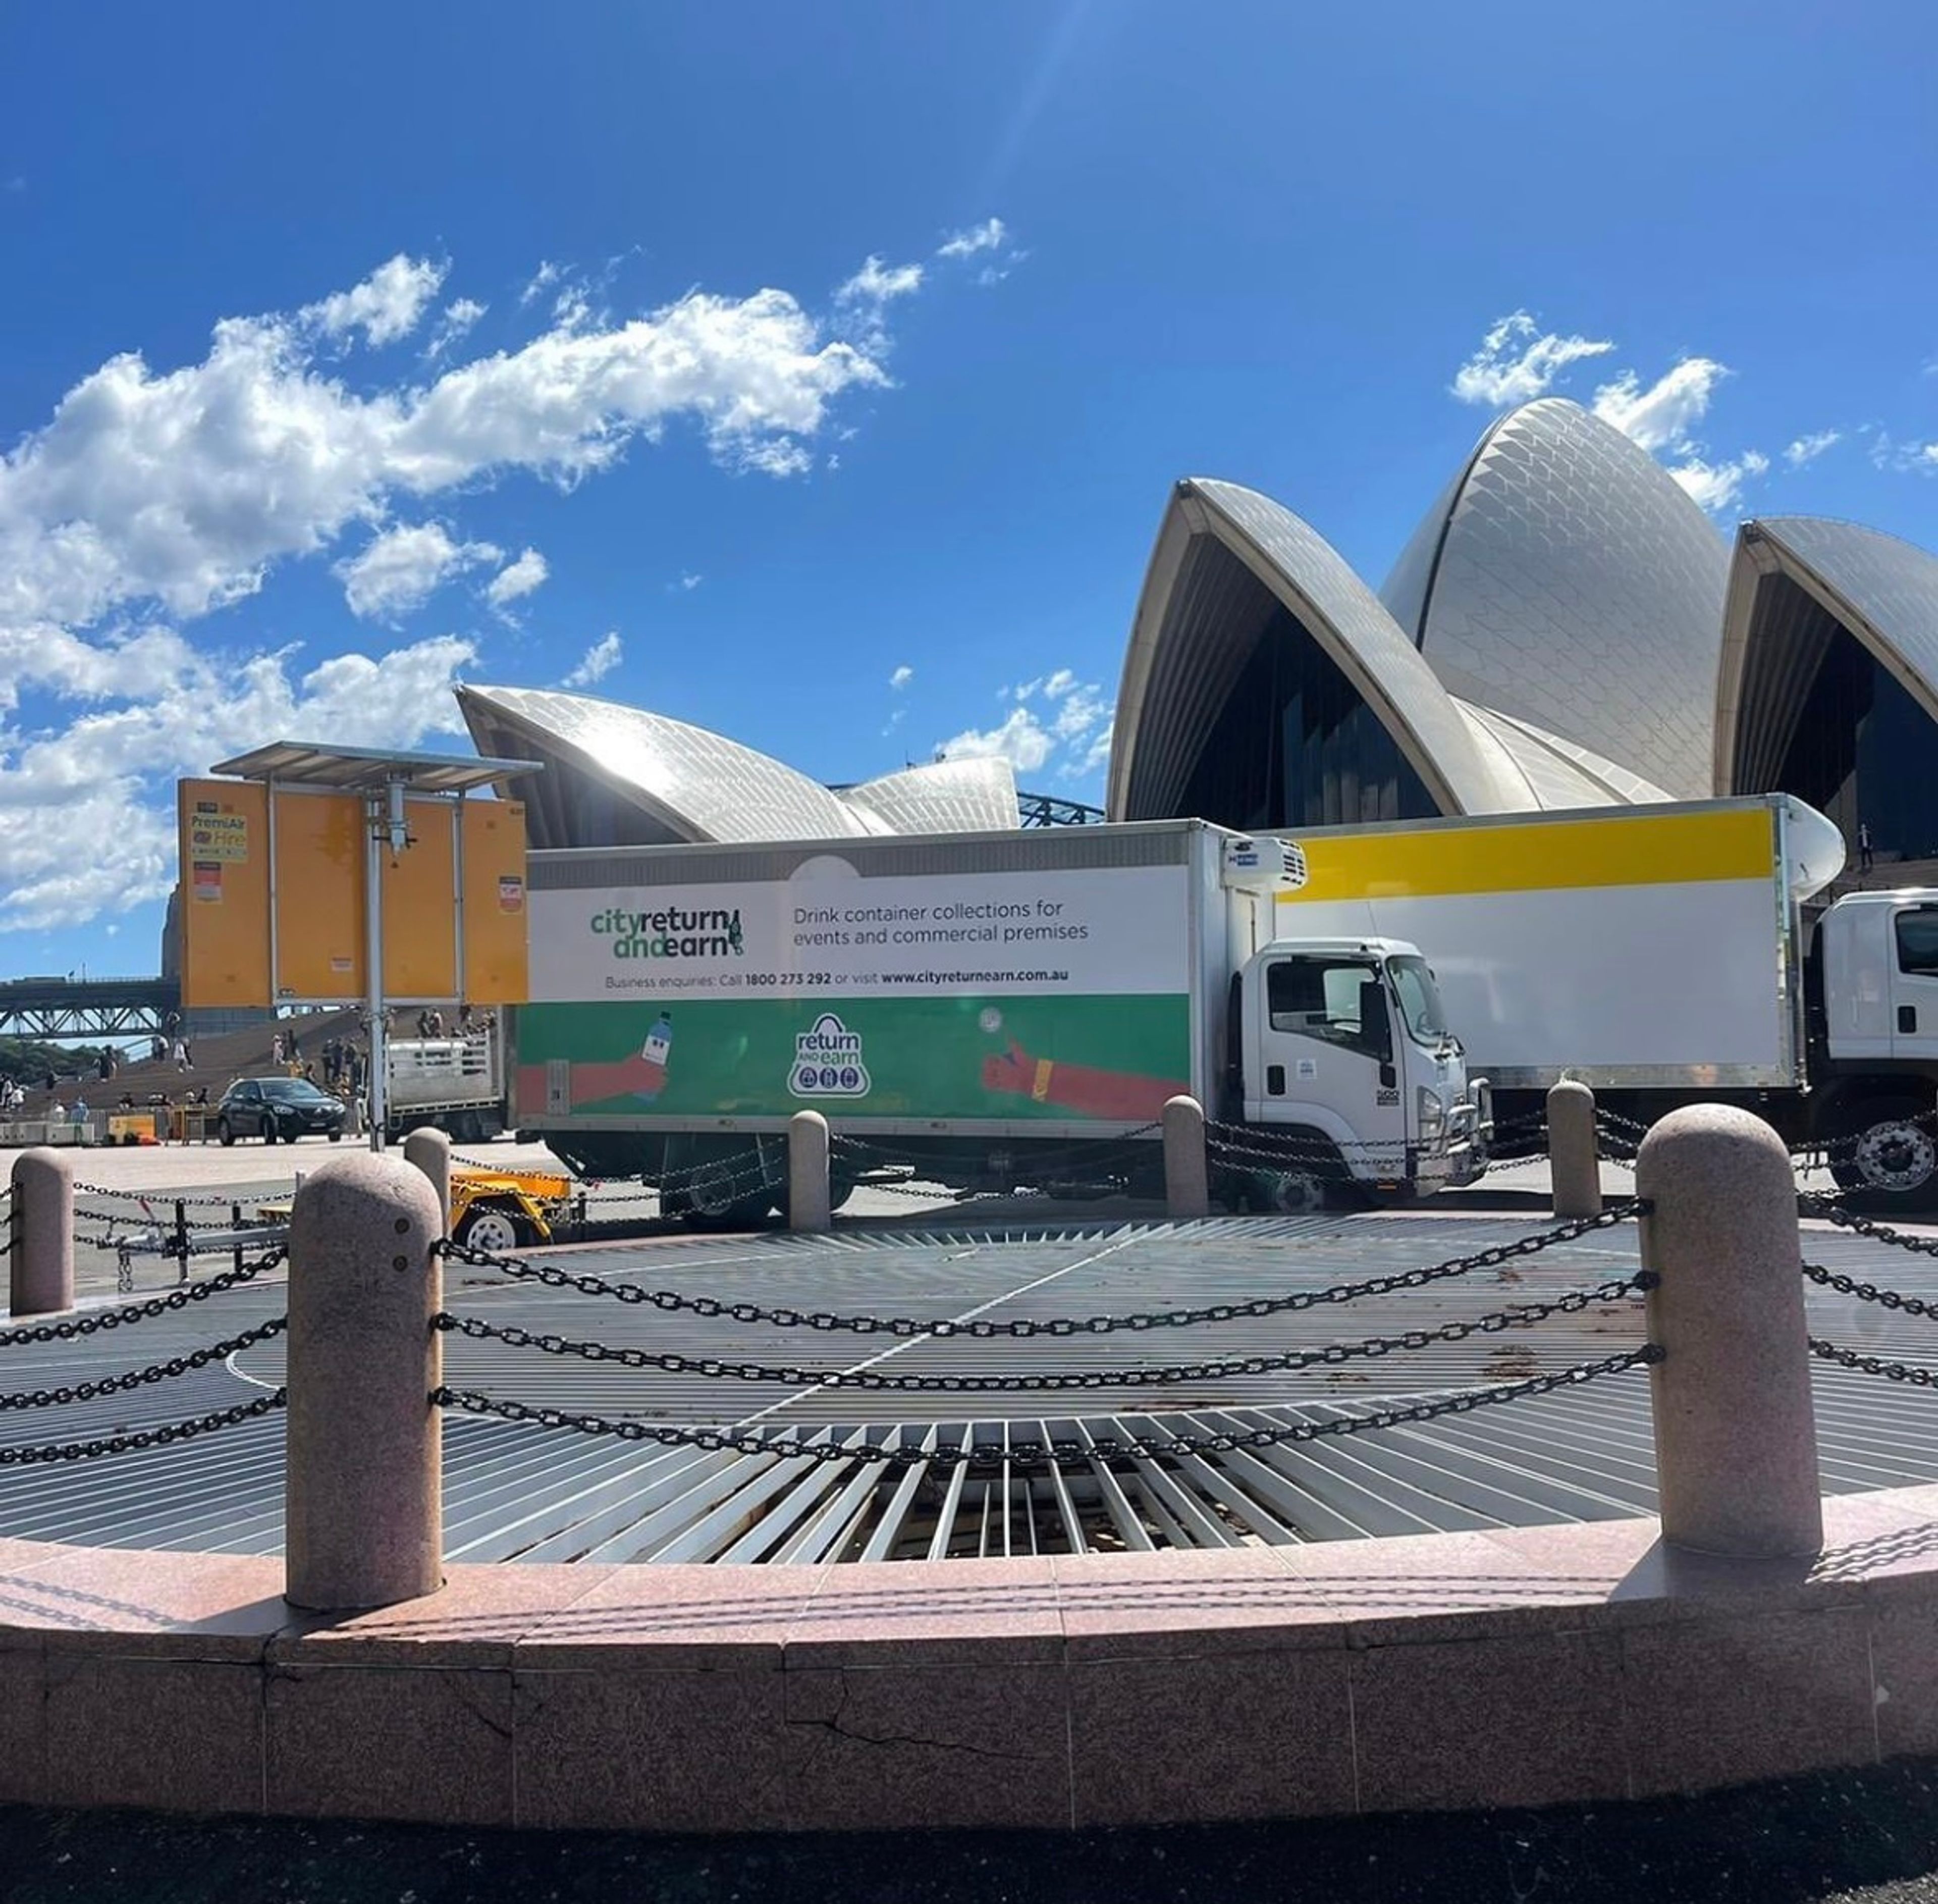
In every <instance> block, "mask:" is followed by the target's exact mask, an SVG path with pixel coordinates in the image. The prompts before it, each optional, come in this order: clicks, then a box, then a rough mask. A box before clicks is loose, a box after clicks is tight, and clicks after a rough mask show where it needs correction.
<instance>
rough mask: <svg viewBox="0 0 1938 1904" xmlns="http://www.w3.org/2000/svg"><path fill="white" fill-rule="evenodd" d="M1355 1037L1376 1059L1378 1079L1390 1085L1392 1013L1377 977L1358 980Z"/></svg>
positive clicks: (1385, 992)
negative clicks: (1357, 1026)
mask: <svg viewBox="0 0 1938 1904" xmlns="http://www.w3.org/2000/svg"><path fill="white" fill-rule="evenodd" d="M1359 1038H1360V1041H1361V1042H1362V1044H1363V1045H1364V1046H1365V1049H1366V1050H1367V1051H1369V1052H1370V1053H1371V1054H1372V1055H1373V1056H1374V1057H1376V1058H1378V1060H1379V1062H1380V1082H1381V1084H1387V1085H1390V1084H1393V1081H1394V1080H1393V1075H1392V1073H1393V1013H1392V1011H1391V1009H1390V1008H1389V1007H1388V1005H1387V990H1386V987H1384V985H1382V984H1381V983H1380V981H1378V979H1377V978H1365V979H1362V980H1361V981H1359Z"/></svg>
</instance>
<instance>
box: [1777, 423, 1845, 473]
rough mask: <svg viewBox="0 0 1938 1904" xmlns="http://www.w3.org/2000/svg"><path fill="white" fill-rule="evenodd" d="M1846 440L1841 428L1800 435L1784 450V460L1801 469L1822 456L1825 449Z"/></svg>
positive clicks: (1793, 467) (1795, 468) (1792, 466)
mask: <svg viewBox="0 0 1938 1904" xmlns="http://www.w3.org/2000/svg"><path fill="white" fill-rule="evenodd" d="M1843 440H1844V433H1843V431H1842V430H1815V431H1814V432H1812V434H1810V435H1809V436H1799V437H1798V438H1797V440H1796V441H1795V442H1794V443H1792V444H1791V446H1790V447H1789V448H1788V449H1786V450H1785V452H1783V460H1784V461H1785V462H1786V463H1788V464H1789V465H1790V467H1791V468H1792V469H1793V470H1800V469H1802V468H1803V466H1804V464H1806V463H1809V462H1811V461H1814V460H1815V458H1818V457H1819V456H1821V455H1823V454H1824V451H1826V450H1827V449H1830V448H1831V447H1832V446H1833V445H1835V444H1837V443H1842V441H1843Z"/></svg>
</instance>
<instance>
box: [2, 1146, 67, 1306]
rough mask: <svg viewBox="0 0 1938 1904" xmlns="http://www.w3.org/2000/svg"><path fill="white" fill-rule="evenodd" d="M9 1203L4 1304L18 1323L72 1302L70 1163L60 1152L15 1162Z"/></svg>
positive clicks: (41, 1153) (37, 1153) (24, 1154)
mask: <svg viewBox="0 0 1938 1904" xmlns="http://www.w3.org/2000/svg"><path fill="white" fill-rule="evenodd" d="M12 1181H13V1185H14V1194H13V1196H12V1197H11V1199H10V1200H9V1201H8V1206H7V1214H8V1251H7V1285H8V1295H7V1305H8V1312H9V1313H10V1314H11V1315H13V1316H14V1319H16V1320H18V1319H20V1317H22V1316H24V1315H56V1314H58V1313H59V1312H60V1311H62V1310H63V1309H71V1308H73V1306H74V1166H73V1164H72V1163H70V1162H69V1161H68V1160H67V1158H65V1157H63V1156H62V1154H60V1152H59V1151H54V1150H31V1151H22V1152H21V1153H20V1155H19V1156H18V1157H16V1158H15V1159H14V1175H13V1179H12Z"/></svg>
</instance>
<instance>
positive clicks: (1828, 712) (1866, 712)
mask: <svg viewBox="0 0 1938 1904" xmlns="http://www.w3.org/2000/svg"><path fill="white" fill-rule="evenodd" d="M1934 768H1938V734H1934V733H1933V730H1932V725H1931V722H1930V719H1928V718H1927V716H1926V715H1925V713H1924V710H1922V709H1921V708H1920V707H1919V706H1918V704H1917V703H1916V702H1915V701H1913V700H1912V698H1911V696H1910V695H1909V694H1907V693H1906V692H1905V691H1904V689H1903V688H1902V687H1900V686H1899V685H1898V683H1897V681H1896V680H1894V678H1893V677H1892V676H1891V672H1890V671H1889V670H1888V669H1887V668H1883V667H1882V666H1880V665H1879V663H1878V662H1876V660H1875V659H1873V657H1872V655H1871V653H1870V650H1869V649H1867V648H1866V647H1865V646H1864V643H1862V642H1861V641H1859V640H1857V639H1856V638H1855V637H1854V636H1852V635H1851V634H1848V632H1846V631H1845V630H1844V629H1842V628H1839V630H1838V631H1837V632H1836V635H1835V636H1834V637H1833V638H1832V640H1831V643H1830V650H1829V652H1827V654H1826V655H1824V662H1823V665H1822V666H1821V668H1818V671H1817V678H1816V680H1815V681H1814V682H1813V683H1812V684H1811V689H1810V696H1809V700H1808V701H1806V703H1805V704H1804V708H1803V718H1802V719H1800V720H1799V721H1798V722H1797V731H1796V732H1795V733H1794V735H1792V736H1791V741H1790V747H1789V751H1788V753H1786V754H1785V756H1784V762H1783V768H1782V772H1781V773H1780V774H1779V775H1778V777H1777V786H1778V787H1779V789H1782V791H1783V792H1785V793H1794V794H1795V795H1796V796H1797V798H1799V799H1800V800H1803V801H1807V802H1808V803H1809V804H1810V805H1812V806H1813V807H1815V808H1816V809H1817V810H1818V812H1820V813H1821V814H1826V815H1827V816H1828V817H1830V819H1832V820H1835V821H1836V823H1837V825H1838V826H1839V829H1841V830H1842V833H1843V835H1844V838H1845V839H1846V840H1847V841H1851V842H1853V843H1854V842H1855V841H1856V839H1857V837H1858V823H1860V822H1863V823H1866V824H1867V825H1868V826H1870V829H1871V844H1872V846H1873V848H1874V849H1875V850H1876V851H1878V852H1879V853H1890V854H1892V855H1894V856H1899V857H1902V858H1903V859H1932V858H1938V771H1933V770H1934Z"/></svg>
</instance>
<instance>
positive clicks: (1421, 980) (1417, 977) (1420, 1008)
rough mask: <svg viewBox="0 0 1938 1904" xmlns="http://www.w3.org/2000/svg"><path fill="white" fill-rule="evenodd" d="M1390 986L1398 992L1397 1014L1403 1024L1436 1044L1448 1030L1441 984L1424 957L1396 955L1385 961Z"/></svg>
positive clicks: (1418, 1036) (1422, 1039) (1445, 1037)
mask: <svg viewBox="0 0 1938 1904" xmlns="http://www.w3.org/2000/svg"><path fill="white" fill-rule="evenodd" d="M1387 972H1388V974H1389V975H1390V976H1391V978H1392V979H1393V990H1395V991H1396V992H1397V993H1399V1008H1400V1015H1401V1016H1402V1017H1404V1018H1405V1020H1406V1028H1407V1030H1408V1031H1410V1032H1411V1033H1412V1034H1413V1035H1414V1037H1415V1038H1417V1039H1419V1041H1420V1042H1421V1043H1422V1044H1423V1045H1438V1044H1440V1043H1441V1042H1443V1041H1444V1039H1447V1037H1448V1036H1450V1034H1449V1033H1448V1031H1447V1013H1446V1011H1445V1009H1444V1007H1443V1006H1442V1005H1441V1002H1440V987H1438V985H1436V984H1434V982H1433V975H1432V972H1429V971H1428V969H1427V968H1426V960H1424V959H1416V958H1397V959H1389V960H1387Z"/></svg>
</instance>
